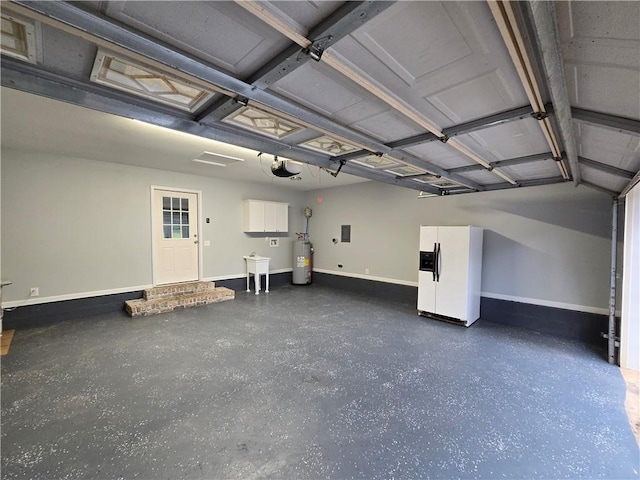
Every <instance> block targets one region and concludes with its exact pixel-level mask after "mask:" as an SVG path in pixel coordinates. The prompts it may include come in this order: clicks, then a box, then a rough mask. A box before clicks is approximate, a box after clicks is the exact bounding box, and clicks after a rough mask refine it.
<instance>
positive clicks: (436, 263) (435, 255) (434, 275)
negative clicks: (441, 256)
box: [432, 243, 438, 282]
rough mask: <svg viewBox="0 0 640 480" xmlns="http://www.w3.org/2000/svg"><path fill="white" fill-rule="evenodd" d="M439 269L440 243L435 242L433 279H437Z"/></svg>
mask: <svg viewBox="0 0 640 480" xmlns="http://www.w3.org/2000/svg"><path fill="white" fill-rule="evenodd" d="M437 269H438V244H437V243H434V244H433V271H432V273H433V281H434V282H435V281H436V270H437Z"/></svg>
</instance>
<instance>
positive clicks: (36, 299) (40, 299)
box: [2, 285, 153, 309]
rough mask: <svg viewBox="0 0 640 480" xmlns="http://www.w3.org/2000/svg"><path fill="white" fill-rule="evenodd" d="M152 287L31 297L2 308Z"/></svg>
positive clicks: (143, 286)
mask: <svg viewBox="0 0 640 480" xmlns="http://www.w3.org/2000/svg"><path fill="white" fill-rule="evenodd" d="M152 286H153V285H138V286H135V287H122V288H110V289H108V290H95V291H92V292H78V293H68V294H65V295H53V296H50V297H33V298H25V299H23V300H12V301H10V302H2V308H3V309H6V308H16V307H25V306H27V305H40V304H42V303H52V302H62V301H65V300H78V299H80V298H91V297H101V296H103V295H114V294H117V293H129V292H138V291H140V290H144V289H145V288H151V287H152Z"/></svg>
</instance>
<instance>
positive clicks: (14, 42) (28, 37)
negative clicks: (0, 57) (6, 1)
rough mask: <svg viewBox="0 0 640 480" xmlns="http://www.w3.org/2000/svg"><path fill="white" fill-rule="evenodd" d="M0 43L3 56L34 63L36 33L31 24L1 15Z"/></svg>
mask: <svg viewBox="0 0 640 480" xmlns="http://www.w3.org/2000/svg"><path fill="white" fill-rule="evenodd" d="M0 16H1V18H2V43H1V44H0V50H1V51H2V53H4V54H5V55H9V56H10V57H14V58H18V59H20V60H24V61H25V62H30V63H36V33H35V27H34V26H33V24H32V23H29V22H27V21H24V20H19V19H17V18H15V17H13V16H10V15H6V14H4V13H3V14H2V15H0Z"/></svg>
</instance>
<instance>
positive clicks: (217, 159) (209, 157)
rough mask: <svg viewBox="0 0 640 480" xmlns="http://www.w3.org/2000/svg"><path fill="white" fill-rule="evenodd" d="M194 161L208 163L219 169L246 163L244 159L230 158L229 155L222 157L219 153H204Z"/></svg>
mask: <svg viewBox="0 0 640 480" xmlns="http://www.w3.org/2000/svg"><path fill="white" fill-rule="evenodd" d="M193 161H194V162H198V163H206V164H208V165H215V166H217V167H226V166H228V165H231V164H233V163H238V162H244V159H242V158H237V157H230V156H228V155H222V154H219V153H212V152H202V153H201V154H200V155H198V156H197V157H196V158H194V159H193Z"/></svg>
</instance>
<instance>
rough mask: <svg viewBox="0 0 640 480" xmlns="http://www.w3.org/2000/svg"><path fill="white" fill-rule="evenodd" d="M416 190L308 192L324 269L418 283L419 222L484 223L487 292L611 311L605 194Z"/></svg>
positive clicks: (317, 260) (568, 188)
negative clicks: (423, 193)
mask: <svg viewBox="0 0 640 480" xmlns="http://www.w3.org/2000/svg"><path fill="white" fill-rule="evenodd" d="M417 196H418V192H416V191H411V190H407V189H402V188H398V187H393V186H389V185H383V184H368V183H367V184H359V185H354V186H351V187H348V188H347V187H336V188H332V189H325V190H318V191H313V192H308V193H307V195H306V204H307V206H310V207H311V208H312V209H313V217H312V218H311V220H310V234H311V240H312V242H313V245H314V249H315V257H314V267H315V269H317V270H318V271H320V272H323V273H331V274H338V275H347V276H352V277H358V278H365V279H373V280H382V281H388V282H393V283H400V284H404V285H417V276H418V275H417V261H418V236H419V226H420V225H423V224H424V225H476V226H479V227H483V228H484V229H485V234H484V254H483V255H484V259H483V260H484V261H483V274H482V291H483V296H487V297H491V298H498V299H501V300H513V301H518V302H524V303H533V304H536V305H545V306H552V307H559V308H567V309H572V310H579V311H586V312H592V313H602V314H604V313H606V312H607V305H608V293H609V268H610V265H609V262H610V228H611V227H610V225H611V200H610V198H609V197H607V196H606V195H604V194H602V193H600V192H596V191H594V190H592V189H589V188H587V187H583V186H580V187H578V188H575V187H574V186H573V185H572V184H562V185H549V186H545V187H539V188H522V189H514V190H508V191H500V192H483V193H476V194H471V195H458V196H450V197H438V198H427V199H418V198H417ZM318 197H322V202H321V203H320V202H319V201H318ZM341 225H351V243H341V242H340V228H341ZM334 238H335V239H337V240H338V243H337V244H334V243H333V239H334ZM339 265H342V268H340V267H339ZM367 269H368V271H369V274H368V275H367V274H366V271H367Z"/></svg>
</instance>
